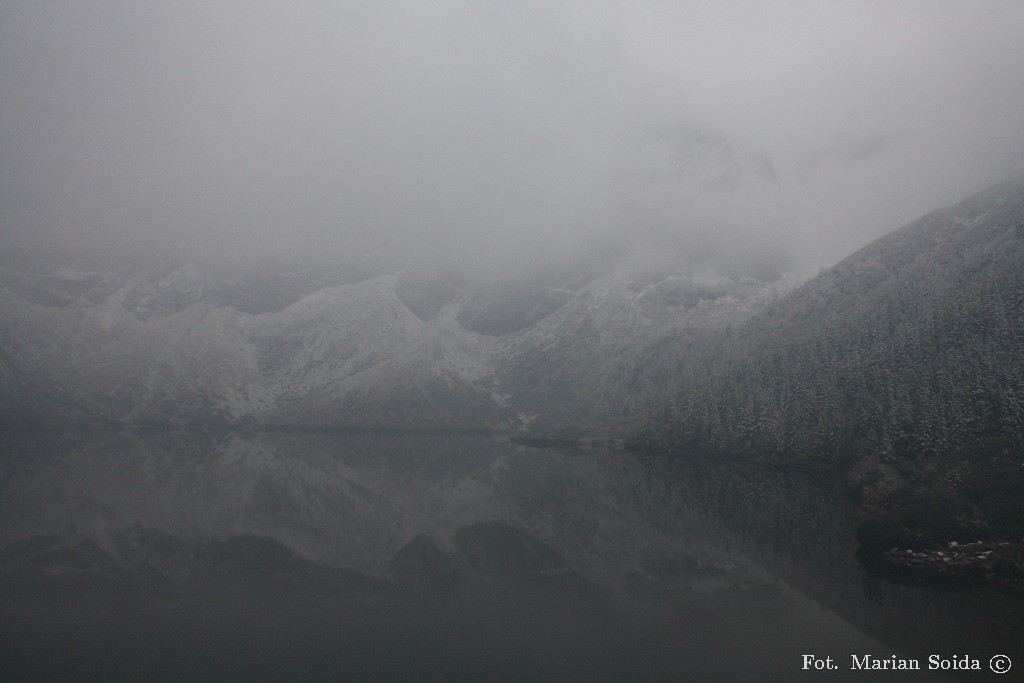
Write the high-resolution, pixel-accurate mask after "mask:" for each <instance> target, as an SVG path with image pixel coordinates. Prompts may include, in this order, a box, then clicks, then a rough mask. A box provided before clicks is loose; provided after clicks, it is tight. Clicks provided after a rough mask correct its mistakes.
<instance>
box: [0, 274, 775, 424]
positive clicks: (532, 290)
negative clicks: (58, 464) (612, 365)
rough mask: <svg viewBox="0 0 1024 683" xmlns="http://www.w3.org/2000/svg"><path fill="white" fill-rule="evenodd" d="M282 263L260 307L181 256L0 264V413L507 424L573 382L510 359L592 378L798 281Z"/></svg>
mask: <svg viewBox="0 0 1024 683" xmlns="http://www.w3.org/2000/svg"><path fill="white" fill-rule="evenodd" d="M288 277H291V281H289V282H287V284H288V285H289V286H290V287H291V289H292V292H293V296H292V300H291V301H290V303H289V302H287V300H283V301H282V300H281V299H280V298H279V299H278V300H277V301H273V302H269V303H265V304H264V305H263V306H260V305H259V302H257V297H254V296H252V295H248V296H247V292H246V291H245V290H244V285H245V283H239V282H238V281H237V278H236V279H229V278H223V277H220V276H218V275H217V274H216V273H208V272H203V271H201V270H200V269H198V268H196V267H195V266H192V265H184V266H177V267H175V266H167V265H164V266H163V268H153V267H145V266H144V267H139V266H125V267H122V268H119V269H117V270H106V271H83V270H73V269H70V268H67V267H60V268H47V269H42V270H41V271H36V272H31V271H28V270H27V269H26V270H25V271H14V270H10V269H7V270H4V271H2V272H0V315H2V317H3V320H4V324H3V325H2V327H0V412H2V416H3V420H4V421H5V422H7V423H9V424H18V423H23V424H27V423H32V422H39V421H41V422H67V423H96V422H104V423H107V422H109V423H119V424H175V425H186V424H220V425H248V426H252V425H274V426H296V427H335V428H337V427H345V428H381V429H441V430H445V429H454V430H464V429H481V430H504V429H519V428H522V427H525V426H526V424H527V423H528V422H529V420H530V418H529V416H532V415H534V414H537V413H540V412H546V406H547V405H548V404H550V403H552V402H561V401H562V400H563V397H564V393H565V391H566V390H570V391H576V388H575V387H567V386H566V387H558V388H557V389H556V390H553V391H551V392H549V395H543V392H542V390H543V387H541V386H530V385H525V384H523V382H522V381H521V380H520V379H519V377H518V375H519V374H520V372H521V370H522V366H523V364H524V363H526V364H531V365H533V366H536V365H537V363H538V362H541V361H540V360H537V359H543V357H544V355H545V354H550V353H552V352H555V351H556V350H558V349H561V350H562V351H559V353H561V352H565V353H567V354H569V355H567V356H566V357H565V358H564V359H563V360H564V362H565V364H567V366H569V367H565V368H561V369H560V370H559V371H560V372H581V371H582V372H583V373H584V375H585V376H586V377H584V378H581V381H582V382H583V383H584V384H589V383H592V382H595V381H600V380H599V379H598V376H600V375H601V374H602V373H603V371H604V370H603V368H602V366H601V365H600V364H598V365H594V363H593V362H592V360H593V356H594V355H595V354H604V353H606V352H607V350H609V349H613V350H615V352H616V353H620V354H621V353H625V352H628V350H629V349H634V350H637V349H639V348H641V345H642V344H644V343H646V340H647V339H649V338H651V337H652V335H654V336H656V335H659V334H667V333H669V332H670V331H672V330H680V329H684V328H687V329H690V328H692V329H703V328H711V327H715V326H718V325H720V324H722V321H723V320H738V319H741V318H743V317H744V316H746V315H749V312H750V311H752V310H755V309H756V308H758V307H759V306H760V305H762V304H763V302H765V301H767V300H768V299H769V298H771V297H772V296H774V295H776V294H777V293H778V292H780V291H785V290H786V289H787V288H790V287H792V286H793V284H794V282H795V279H794V278H791V277H790V278H780V279H778V280H776V281H775V282H773V283H767V284H766V283H761V282H759V281H755V280H752V279H749V278H748V279H746V280H744V281H743V282H739V283H737V282H733V281H732V280H730V279H728V278H719V277H715V276H710V275H708V274H706V273H698V272H693V271H692V269H691V270H687V269H685V268H682V267H680V268H675V269H667V270H666V269H664V268H663V269H662V270H661V272H658V273H654V274H652V273H649V272H648V273H644V272H641V271H640V270H638V269H636V268H631V269H630V268H627V269H625V270H622V269H621V268H620V269H617V270H615V271H611V272H605V273H602V274H599V275H597V276H593V277H591V278H590V279H589V281H587V282H585V283H579V282H573V283H562V282H555V283H544V282H540V283H528V282H527V283H524V282H512V283H509V282H477V283H468V284H467V283H466V282H463V281H459V280H454V279H452V278H445V277H427V278H423V277H419V278H416V277H412V276H409V275H405V274H398V275H395V274H391V275H388V274H385V275H378V276H374V277H371V278H369V279H365V280H361V281H357V282H344V283H341V284H331V285H328V286H321V285H322V282H320V281H317V280H315V279H312V278H309V279H308V282H307V283H306V288H305V290H304V289H303V288H302V287H301V285H299V284H296V281H298V280H301V277H299V276H289V275H287V274H285V275H280V276H278V278H277V279H278V282H280V281H282V280H285V279H286V278H288ZM565 284H568V285H569V286H562V285H565ZM272 285H273V283H271V286H272ZM264 299H266V297H264ZM274 304H276V305H274ZM586 330H590V331H591V332H593V333H594V335H591V337H590V338H586V339H585V338H584V337H583V334H584V332H585V331H586ZM591 342H593V344H591ZM581 365H586V366H587V367H585V368H581V367H579V366H581ZM548 383H550V380H549V381H548ZM539 392H540V393H539ZM594 398H595V399H596V400H595V401H593V403H595V405H596V406H597V408H596V410H598V412H600V411H606V412H610V411H612V410H618V405H617V398H616V397H609V396H603V397H599V396H594ZM577 408H579V409H583V410H585V411H587V412H592V410H591V409H590V408H589V407H585V406H578V407H573V408H572V410H574V411H576V412H579V411H578V410H577ZM563 412H564V411H563ZM573 414H575V413H573Z"/></svg>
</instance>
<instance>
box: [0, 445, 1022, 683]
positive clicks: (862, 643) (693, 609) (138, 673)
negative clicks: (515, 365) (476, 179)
mask: <svg viewBox="0 0 1024 683" xmlns="http://www.w3.org/2000/svg"><path fill="white" fill-rule="evenodd" d="M850 515H851V513H850V511H849V510H848V509H847V508H846V507H845V505H844V504H843V502H842V496H841V494H840V492H839V491H838V490H836V488H835V487H834V486H832V485H830V484H829V483H827V482H821V481H816V480H815V479H814V478H813V477H803V476H796V475H785V474H780V473H775V474H771V475H770V476H769V475H766V474H765V473H764V472H758V471H755V470H752V469H750V468H747V467H743V466H739V465H736V464H729V463H721V462H709V461H701V460H699V459H687V458H675V459H671V460H666V459H660V458H653V457H645V458H643V459H640V458H638V457H636V456H635V455H633V454H630V453H624V452H607V451H600V450H587V451H569V450H551V449H540V448H533V447H525V446H518V445H515V444H511V443H509V442H507V441H503V440H500V439H494V438H490V437H481V436H445V437H441V436H409V435H404V436H397V435H369V434H362V435H355V434H329V435H312V434H302V435H291V434H289V435H284V434H260V435H239V434H227V435H217V436H205V437H196V436H195V435H189V434H185V433H174V434H172V433H164V434H157V435H153V434H150V435H146V436H141V435H137V434H132V433H116V434H96V433H91V434H66V435H57V436H50V437H46V438H44V437H40V436H33V437H28V436H23V437H8V438H7V439H6V440H5V441H4V442H3V444H2V452H0V643H2V644H0V675H2V677H3V679H4V680H22V679H34V680H35V679H40V678H42V679H47V678H49V679H55V680H57V679H64V680H72V679H74V680H88V679H104V680H148V679H154V678H160V679H166V680H421V681H422V680H445V681H447V680H681V679H686V678H690V679H697V680H796V679H801V680H804V679H808V680H809V678H808V677H809V676H814V674H811V673H809V672H806V671H802V670H801V665H802V658H801V656H802V655H804V654H816V655H819V656H822V657H825V656H831V657H833V659H834V660H835V661H836V662H837V663H838V664H839V666H840V670H839V671H836V672H834V674H832V675H830V676H829V678H830V679H833V680H858V681H863V680H875V678H873V676H872V674H871V673H870V672H863V671H849V670H848V667H849V665H850V664H849V663H850V656H851V655H855V654H856V655H863V654H875V655H877V656H879V657H884V658H889V657H890V656H891V655H893V654H897V655H898V656H900V657H910V658H917V659H919V660H920V661H921V662H922V666H923V667H924V668H927V658H928V656H929V655H930V654H941V655H944V656H945V655H948V656H952V655H963V654H968V655H970V656H971V657H977V658H980V659H981V660H982V662H983V665H984V666H985V667H986V668H987V663H988V660H989V658H990V657H991V656H992V655H994V654H1000V653H1002V654H1007V655H1009V656H1010V657H1011V658H1012V659H1013V660H1014V662H1015V663H1016V664H1017V665H1018V666H1021V667H1024V658H1021V657H1019V656H1018V655H1021V654H1024V651H1022V649H1021V647H1020V645H1019V643H1020V642H1021V636H1022V635H1024V619H1022V615H1024V608H1022V604H1021V601H1020V600H1019V599H1018V598H1016V597H1013V596H1009V597H1008V596H1000V595H996V594H991V593H988V592H984V591H975V592H961V593H952V592H943V591H939V590H934V589H930V588H921V587H906V586H897V585H894V584H889V583H886V582H884V581H881V580H879V579H874V578H871V577H870V576H868V575H867V574H865V573H864V572H863V570H862V569H861V568H860V567H859V566H858V565H857V563H856V560H855V559H854V550H855V544H854V541H853V521H852V519H851V517H850ZM892 675H893V674H892V673H888V674H887V673H885V672H879V673H878V674H877V680H889V679H891V676H892ZM900 675H903V674H900ZM910 678H916V679H920V680H936V678H935V675H934V672H929V671H922V672H920V674H918V675H916V676H915V675H914V674H910Z"/></svg>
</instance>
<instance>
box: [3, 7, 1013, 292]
mask: <svg viewBox="0 0 1024 683" xmlns="http://www.w3.org/2000/svg"><path fill="white" fill-rule="evenodd" d="M1020 35H1024V6H1021V5H1019V4H1017V3H1003V2H977V3H971V4H970V5H966V4H964V3H944V2H910V1H908V2H896V3H891V2H877V3H872V2H868V3H855V4H854V3H812V2H787V3H773V4H771V5H765V4H763V3H745V2H725V3H699V2H697V3H685V4H680V3H667V2H656V1H653V0H651V1H649V2H641V3H635V2H634V3H583V2H558V3H550V2H524V3H515V4H514V5H513V4H498V5H495V4H493V3H476V2H439V3H427V4H425V3H417V2H405V3H402V2H399V3H375V2H348V3H335V2H291V3H243V2H216V3H207V2H202V3H200V2H176V3H155V2H154V3H138V2H115V1H104V2H95V3H75V4H69V3H16V2H11V3H4V4H3V5H2V6H0V92H3V93H4V97H3V98H2V100H0V230H2V233H0V235H2V238H3V240H4V241H5V242H6V243H8V244H9V245H11V247H12V248H16V247H19V246H21V247H24V246H38V245H51V246H65V247H69V248H76V249H88V248H93V249H96V248H109V247H110V245H117V246H118V247H120V248H128V249H141V250H151V249H152V250H171V251H180V252H183V253H186V254H192V255H205V256H206V257H211V258H216V259H222V260H224V261H225V262H236V263H237V262H244V261H246V260H251V259H258V258H264V257H266V256H267V255H286V256H289V257H296V258H313V257H319V258H325V257H326V258H339V259H342V258H343V259H348V260H353V261H362V262H365V263H368V264H374V265H376V266H379V267H384V268H400V267H408V266H410V265H413V264H415V265H420V266H422V265H424V264H430V265H455V266H460V267H474V268H478V269H480V270H482V271H485V272H486V271H489V270H493V269H496V268H503V267H504V268H512V269H514V268H517V267H521V266H522V265H523V264H526V263H531V262H534V261H536V260H538V259H546V258H551V257H553V256H567V257H568V256H571V255H573V254H574V253H576V252H578V251H580V250H585V249H587V248H590V247H591V246H592V245H593V244H595V243H608V242H616V243H632V242H633V241H634V240H635V241H638V242H639V243H643V244H645V245H647V246H645V247H644V248H653V249H665V248H669V247H670V248H671V249H675V250H679V251H680V252H686V251H687V250H690V251H695V250H699V249H705V250H706V249H709V248H710V249H712V250H718V251H720V252H728V251H730V250H734V251H743V250H747V251H749V250H750V249H751V248H752V245H754V247H753V248H756V249H763V250H766V251H773V252H785V253H786V254H788V255H789V256H791V257H792V259H793V262H794V263H797V264H799V265H800V266H802V267H807V268H814V267H818V266H822V265H829V264H831V263H833V262H835V261H836V260H838V259H839V258H841V257H843V256H845V255H846V254H847V253H849V252H850V251H852V250H854V249H856V248H857V247H859V246H861V245H863V244H865V243H867V242H868V241H870V240H871V239H873V238H875V237H877V236H879V235H881V234H884V233H885V232H887V231H889V230H891V229H893V228H896V227H898V226H899V225H901V224H903V223H905V222H907V221H909V220H912V219H914V218H916V217H917V216H918V215H920V214H921V213H924V212H926V211H928V210H930V209H933V208H937V207H939V206H942V205H945V204H950V203H953V202H955V201H957V200H959V199H961V198H962V197H963V196H966V195H967V194H970V193H972V192H974V191H976V190H978V189H981V188H982V187H984V186H986V185H988V184H990V183H992V182H996V181H998V180H1000V179H1002V178H1004V177H1006V176H1009V175H1011V174H1016V173H1020V172H1022V171H1024V163H1022V162H1021V161H1020V160H1021V159H1024V76H1022V75H1021V74H1022V72H1021V69H1020V65H1021V64H1024V46H1022V44H1021V41H1020V40H1019V36H1020ZM708 244H712V245H715V246H713V247H708V246H707V245H708ZM650 245H654V246H653V247H651V246H650Z"/></svg>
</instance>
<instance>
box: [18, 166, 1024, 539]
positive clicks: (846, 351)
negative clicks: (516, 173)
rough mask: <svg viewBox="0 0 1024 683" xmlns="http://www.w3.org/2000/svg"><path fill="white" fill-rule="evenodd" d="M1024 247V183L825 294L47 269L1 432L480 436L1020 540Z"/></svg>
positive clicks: (926, 229) (427, 274)
mask: <svg viewBox="0 0 1024 683" xmlns="http://www.w3.org/2000/svg"><path fill="white" fill-rule="evenodd" d="M1022 226H1024V178H1017V179H1015V180H1012V181H1008V182H1005V183H1002V184H1000V185H997V186H995V187H993V188H991V189H989V190H986V191H985V192H982V193H980V194H978V195H975V196H973V197H971V198H969V199H967V200H965V201H963V202H961V203H960V204H957V205H955V206H953V207H951V208H948V209H942V210H939V211H935V212H933V213H931V214H928V215H927V216H925V217H923V218H921V219H920V220H918V221H916V222H914V223H912V224H910V225H908V226H906V227H904V228H902V229H900V230H898V231H896V232H893V233H891V234H890V235H887V236H886V237H884V238H882V239H880V240H877V241H876V242H874V243H872V244H870V245H868V246H867V247H865V248H863V249H861V250H860V251H858V252H857V253H855V254H853V255H852V256H850V257H848V258H847V259H845V260H843V261H842V262H841V263H839V264H838V265H836V266H835V267H833V268H831V269H829V270H827V271H824V272H822V273H821V274H820V275H818V276H817V277H815V278H813V279H811V280H809V281H807V282H803V280H804V278H802V277H800V276H799V275H796V274H794V273H792V272H783V271H781V270H780V269H779V268H778V267H775V265H774V264H773V263H772V261H771V260H770V259H768V260H762V261H761V262H758V263H751V264H748V265H747V267H746V268H743V267H742V261H739V260H735V259H734V260H732V261H731V265H730V267H729V268H728V269H725V268H722V269H719V270H716V269H714V262H713V261H708V260H707V259H703V258H697V259H695V260H690V261H687V260H684V259H683V258H682V257H680V256H679V255H673V254H671V253H669V254H663V255H662V258H661V259H660V260H657V259H652V258H650V257H649V256H648V257H639V256H638V255H637V254H636V253H635V252H621V251H620V252H618V253H616V252H615V251H606V252H604V253H597V254H594V255H593V256H592V257H591V258H589V259H585V260H581V261H578V262H577V264H576V266H575V267H573V268H557V269H552V270H545V269H543V268H538V269H536V270H534V272H533V273H532V274H531V276H530V277H520V278H509V277H504V278H480V277H479V276H476V277H473V276H470V275H467V274H460V273H454V272H450V271H443V270H434V271H424V270H421V271H418V272H416V271H410V272H400V273H382V274H374V273H373V272H372V271H365V270H363V271H360V270H359V269H357V268H356V269H345V268H337V269H334V270H331V269H309V268H307V269H304V270H292V271H273V270H269V269H263V270H262V271H259V270H251V271H249V272H248V273H235V274H230V273H227V272H225V271H217V270H211V269H209V268H202V267H198V266H196V265H192V264H183V263H180V262H169V261H162V262H158V261H149V262H138V263H134V264H126V265H123V266H122V267H120V268H117V269H113V270H83V269H75V268H70V267H63V266H62V267H55V262H54V261H53V260H51V261H48V262H38V263H36V264H29V263H26V264H24V267H23V268H21V269H10V268H4V269H3V270H2V271H0V312H2V314H3V320H4V323H3V325H2V327H0V379H2V382H0V389H2V391H0V410H2V419H3V422H4V423H5V424H6V425H7V427H8V428H26V427H31V426H33V425H61V424H63V425H67V426H78V427H82V426H89V425H92V426H96V425H107V426H118V427H125V426H135V427H163V428H166V427H204V428H211V427H216V428H227V427H235V428H238V427H241V428H245V429H253V428H255V429H265V428H273V429H281V428H286V429H303V430H310V429H325V428H326V429H358V430H366V429H372V430H386V431H403V430H413V431H415V430H430V431H452V430H455V431H467V430H468V431H489V432H501V433H508V434H511V435H514V436H515V437H517V438H521V439H539V440H548V441H552V440H553V441H571V442H579V441H596V442H600V443H630V444H634V445H643V446H646V447H656V448H659V449H669V450H672V449H686V450H698V451H705V452H709V453H720V454H728V455H730V457H734V456H736V455H740V454H745V455H748V456H751V457H754V458H760V459H764V458H769V459H781V460H782V461H785V462H804V463H813V462H818V463H822V464H825V465H827V466H834V467H837V468H839V470H840V471H841V472H843V473H844V476H845V477H846V479H847V481H848V483H849V486H850V490H851V492H852V494H853V495H854V496H855V497H857V498H858V499H859V500H861V503H862V513H863V522H864V529H865V531H864V537H863V540H864V541H865V543H868V544H874V545H885V547H889V546H890V545H906V544H909V545H912V546H915V545H920V544H927V543H932V542H936V541H948V540H956V539H957V538H962V537H965V536H970V537H971V538H995V537H1000V536H1001V535H1005V534H1007V533H1009V534H1011V535H1012V534H1014V533H1016V530H1017V529H1019V528H1021V524H1020V522H1021V519H1022V518H1021V510H1019V507H1020V506H1019V502H1014V501H1016V500H1017V498H1016V496H1015V494H1014V493H1013V491H1015V490H1016V489H1015V487H1016V486H1017V485H1018V484H1019V483H1020V482H1019V481H1018V480H1019V479H1020V477H1021V473H1020V468H1019V462H1018V461H1017V459H1015V456H1014V453H1017V452H1018V451H1019V444H1020V443H1021V440H1022V439H1024V410H1022V409H1021V406H1022V405H1024V403H1022V401H1024V395H1022V394H1021V387H1024V356H1022V351H1021V349H1024V338H1022V335H1024V280H1022V273H1024V228H1022ZM801 283H802V284H801ZM951 472H952V473H957V474H956V475H955V477H954V478H953V479H950V477H951V476H953V475H952V474H950V473H951ZM929 510H930V511H931V512H928V511H929ZM937 510H941V511H942V512H943V514H938V513H937V512H936V511H937Z"/></svg>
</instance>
